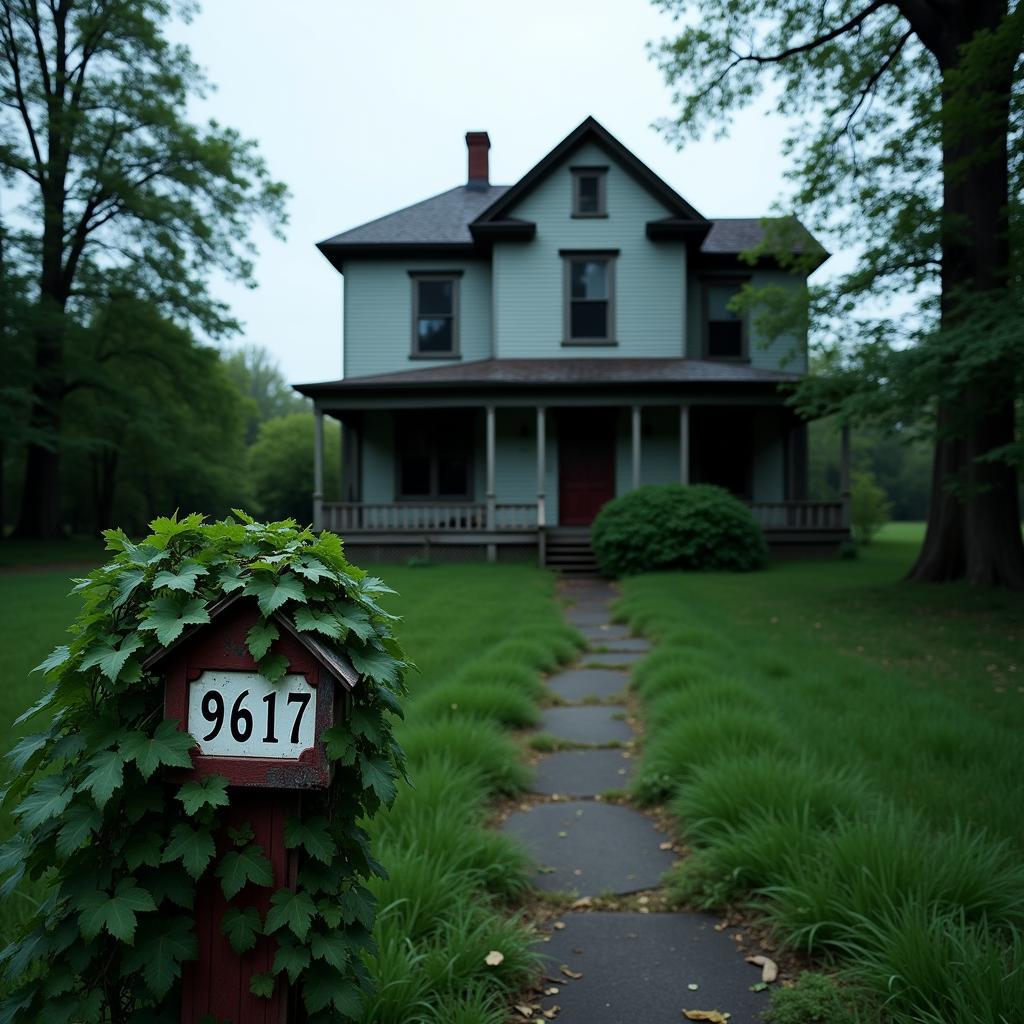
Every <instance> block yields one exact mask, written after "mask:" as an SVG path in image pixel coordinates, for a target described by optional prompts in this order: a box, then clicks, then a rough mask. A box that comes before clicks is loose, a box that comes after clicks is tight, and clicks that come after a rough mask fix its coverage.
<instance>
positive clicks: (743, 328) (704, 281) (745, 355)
mask: <svg viewBox="0 0 1024 1024" xmlns="http://www.w3.org/2000/svg"><path fill="white" fill-rule="evenodd" d="M749 283H750V278H749V277H704V278H701V318H700V321H701V359H706V360H709V361H711V362H714V363H749V362H750V314H749V312H744V314H743V316H741V317H740V318H739V324H740V354H739V355H736V356H713V355H711V353H710V352H709V350H708V349H709V345H710V341H711V315H710V313H711V310H710V307H711V302H710V290H711V289H712V288H713V287H715V286H718V287H722V286H725V287H732V288H734V289H735V290H736V291H739V290H740V288H742V287H743V286H744V285H745V284H749Z"/></svg>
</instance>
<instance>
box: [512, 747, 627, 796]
mask: <svg viewBox="0 0 1024 1024" xmlns="http://www.w3.org/2000/svg"><path fill="white" fill-rule="evenodd" d="M634 761H635V758H634V757H632V756H631V755H630V752H629V751H628V750H619V749H610V750H560V751H558V752H557V753H555V754H547V755H546V756H545V757H543V758H541V760H540V761H538V762H537V766H536V769H535V772H534V776H533V783H532V784H531V785H530V790H531V791H532V792H534V793H544V794H547V795H550V794H552V793H558V794H560V795H562V796H597V795H598V793H604V792H606V791H607V790H609V789H624V788H625V787H626V786H627V785H628V784H629V780H630V778H631V777H632V774H633V763H634Z"/></svg>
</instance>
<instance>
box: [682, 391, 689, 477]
mask: <svg viewBox="0 0 1024 1024" xmlns="http://www.w3.org/2000/svg"><path fill="white" fill-rule="evenodd" d="M679 482H680V483H681V484H683V486H685V485H686V484H688V483H689V482H690V407H689V406H688V405H681V406H679Z"/></svg>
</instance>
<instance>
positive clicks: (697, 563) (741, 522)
mask: <svg viewBox="0 0 1024 1024" xmlns="http://www.w3.org/2000/svg"><path fill="white" fill-rule="evenodd" d="M591 543H592V545H593V548H594V554H595V555H596V556H597V561H598V564H599V565H600V566H601V570H602V572H604V573H605V575H607V576H630V575H633V574H635V573H640V572H652V571H654V570H658V569H726V570H731V571H733V572H748V571H750V570H752V569H759V568H760V567H761V566H762V565H763V564H764V560H765V556H766V555H767V551H768V549H767V547H766V545H765V542H764V535H763V534H762V533H761V528H760V527H759V526H758V525H757V523H755V522H754V517H753V516H752V515H751V514H750V509H748V508H747V506H746V505H744V504H743V502H742V501H740V500H738V499H737V498H734V497H733V496H732V495H731V494H729V492H728V491H726V490H723V489H722V488H721V487H714V486H712V485H711V484H692V485H690V486H686V487H684V486H682V485H680V484H661V485H657V486H648V487H641V488H639V489H638V490H635V491H630V492H629V493H628V494H624V495H622V497H621V498H615V499H614V500H612V501H610V502H608V504H607V505H605V506H604V508H602V509H601V511H600V512H599V513H598V515H597V518H596V519H595V520H594V525H593V527H592V529H591Z"/></svg>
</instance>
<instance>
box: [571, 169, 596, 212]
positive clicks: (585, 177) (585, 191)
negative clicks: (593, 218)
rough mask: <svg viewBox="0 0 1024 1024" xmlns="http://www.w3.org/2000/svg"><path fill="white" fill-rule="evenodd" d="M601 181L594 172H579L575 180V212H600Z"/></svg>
mask: <svg viewBox="0 0 1024 1024" xmlns="http://www.w3.org/2000/svg"><path fill="white" fill-rule="evenodd" d="M600 195H601V182H600V179H599V178H598V176H597V175H596V174H581V175H580V176H579V178H578V179H577V181H576V202H577V207H576V212H577V213H600V212H601V210H600V207H599V203H600Z"/></svg>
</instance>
